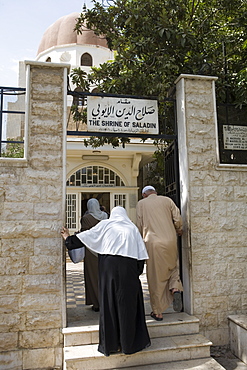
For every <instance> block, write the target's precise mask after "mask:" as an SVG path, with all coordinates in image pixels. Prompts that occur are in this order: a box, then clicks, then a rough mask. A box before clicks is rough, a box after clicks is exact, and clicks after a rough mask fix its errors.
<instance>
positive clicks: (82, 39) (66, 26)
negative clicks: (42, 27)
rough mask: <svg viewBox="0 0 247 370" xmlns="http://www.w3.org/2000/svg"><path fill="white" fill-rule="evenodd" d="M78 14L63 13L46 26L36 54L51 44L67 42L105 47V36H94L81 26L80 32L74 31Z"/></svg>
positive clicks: (56, 44)
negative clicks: (62, 15) (63, 14)
mask: <svg viewBox="0 0 247 370" xmlns="http://www.w3.org/2000/svg"><path fill="white" fill-rule="evenodd" d="M79 16H80V13H71V14H69V15H65V16H64V17H61V18H59V19H58V20H57V21H56V22H55V23H53V24H52V25H51V26H50V27H48V28H47V30H46V31H45V33H44V35H43V37H42V39H41V42H40V44H39V48H38V53H37V55H38V54H40V53H42V52H43V51H45V50H47V49H49V48H51V47H53V46H59V45H68V44H80V45H85V44H86V45H97V46H103V47H106V48H107V42H106V40H105V38H103V37H100V36H96V35H95V33H94V32H93V31H91V30H88V29H87V28H86V27H82V33H81V34H77V32H76V31H74V28H75V25H76V20H77V18H79Z"/></svg>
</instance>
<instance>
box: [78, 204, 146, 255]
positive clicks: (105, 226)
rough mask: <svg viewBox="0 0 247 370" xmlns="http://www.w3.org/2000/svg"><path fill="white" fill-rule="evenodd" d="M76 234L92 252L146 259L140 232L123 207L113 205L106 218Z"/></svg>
mask: <svg viewBox="0 0 247 370" xmlns="http://www.w3.org/2000/svg"><path fill="white" fill-rule="evenodd" d="M76 236H77V238H79V239H80V240H81V241H82V243H84V244H85V245H86V246H87V247H88V248H89V249H90V250H91V251H92V252H94V253H99V254H111V255H119V256H124V257H130V258H134V259H137V260H146V259H148V254H147V250H146V246H145V244H144V242H143V240H142V237H141V234H140V232H139V230H138V229H137V227H136V226H135V225H134V224H133V222H132V221H130V219H129V218H128V216H127V213H126V210H125V209H124V208H123V207H119V206H118V207H114V208H113V209H112V211H111V215H110V218H109V219H108V220H103V221H101V222H99V223H98V224H97V225H96V226H94V227H92V228H91V229H90V230H86V231H83V232H81V233H78V234H76Z"/></svg>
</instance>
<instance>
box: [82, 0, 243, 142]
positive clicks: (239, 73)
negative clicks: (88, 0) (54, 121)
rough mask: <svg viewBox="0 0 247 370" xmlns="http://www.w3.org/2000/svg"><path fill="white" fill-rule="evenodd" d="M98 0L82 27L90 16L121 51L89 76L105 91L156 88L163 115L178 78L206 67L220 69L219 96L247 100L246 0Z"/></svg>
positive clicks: (142, 92) (132, 91)
mask: <svg viewBox="0 0 247 370" xmlns="http://www.w3.org/2000/svg"><path fill="white" fill-rule="evenodd" d="M92 1H93V4H94V7H93V8H92V9H88V10H87V9H86V8H84V12H83V13H82V14H81V15H80V17H79V18H78V22H77V25H76V30H77V32H84V31H82V25H83V24H86V25H87V27H88V28H90V29H93V30H94V32H95V33H96V34H97V35H101V36H104V37H105V38H106V40H107V43H108V46H109V48H110V49H111V50H114V51H115V52H116V56H115V59H114V61H109V62H107V63H104V64H102V65H101V66H100V67H99V68H93V69H92V73H90V74H89V75H88V77H87V78H88V81H89V82H90V83H91V84H94V85H97V87H98V90H99V91H101V92H108V93H121V94H124V93H125V94H133V95H136V94H138V95H143V96H150V95H151V96H157V97H158V100H159V101H160V102H161V105H160V106H161V115H163V114H164V110H163V106H162V101H163V100H164V98H165V97H166V96H167V94H168V91H171V90H172V88H173V86H174V81H175V80H176V78H177V77H178V76H179V75H180V74H182V73H186V74H199V75H200V74H204V75H212V76H216V77H218V80H217V82H216V96H217V102H218V103H219V102H223V103H224V102H229V103H233V104H235V105H236V106H239V107H242V105H246V104H247V68H246V60H247V40H246V33H247V32H246V31H247V29H246V28H247V23H246V19H247V2H246V0H234V1H232V0H208V1H205V0H143V1H140V0H108V5H107V6H105V4H104V0H102V3H99V2H98V1H97V0H92ZM93 142H95V143H96V141H95V139H94V138H93V139H91V143H93ZM102 142H104V140H103V139H102V138H101V145H102ZM105 142H106V141H105Z"/></svg>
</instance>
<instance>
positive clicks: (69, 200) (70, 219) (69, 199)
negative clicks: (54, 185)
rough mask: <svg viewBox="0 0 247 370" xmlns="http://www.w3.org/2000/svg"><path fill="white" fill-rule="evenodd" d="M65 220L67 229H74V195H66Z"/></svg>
mask: <svg viewBox="0 0 247 370" xmlns="http://www.w3.org/2000/svg"><path fill="white" fill-rule="evenodd" d="M66 220H67V225H66V227H67V228H68V229H76V194H66Z"/></svg>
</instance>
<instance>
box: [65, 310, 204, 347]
mask: <svg viewBox="0 0 247 370" xmlns="http://www.w3.org/2000/svg"><path fill="white" fill-rule="evenodd" d="M146 322H147V326H148V332H149V335H150V338H160V337H169V336H175V335H184V334H186V335H188V334H197V333H199V320H198V319H197V318H196V317H194V316H190V315H188V314H186V313H185V312H181V313H170V314H165V315H164V318H163V321H159V322H158V321H155V320H153V319H151V318H149V316H147V319H146ZM63 334H64V346H65V347H70V346H79V345H86V344H97V343H98V341H99V339H98V337H99V326H98V325H89V326H76V327H67V328H64V329H63Z"/></svg>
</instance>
